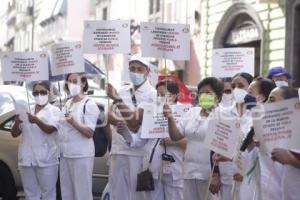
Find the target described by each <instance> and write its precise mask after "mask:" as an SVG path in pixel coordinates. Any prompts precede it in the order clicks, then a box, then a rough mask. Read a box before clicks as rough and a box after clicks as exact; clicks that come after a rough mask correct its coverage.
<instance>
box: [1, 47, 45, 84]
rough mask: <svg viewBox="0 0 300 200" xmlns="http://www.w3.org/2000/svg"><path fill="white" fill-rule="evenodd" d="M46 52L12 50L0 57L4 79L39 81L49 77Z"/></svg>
mask: <svg viewBox="0 0 300 200" xmlns="http://www.w3.org/2000/svg"><path fill="white" fill-rule="evenodd" d="M48 59H49V57H48V54H47V53H46V52H42V51H41V52H25V53H21V52H13V53H6V54H4V55H3V56H2V58H1V64H2V78H3V80H4V81H40V80H48V79H49V70H48Z"/></svg>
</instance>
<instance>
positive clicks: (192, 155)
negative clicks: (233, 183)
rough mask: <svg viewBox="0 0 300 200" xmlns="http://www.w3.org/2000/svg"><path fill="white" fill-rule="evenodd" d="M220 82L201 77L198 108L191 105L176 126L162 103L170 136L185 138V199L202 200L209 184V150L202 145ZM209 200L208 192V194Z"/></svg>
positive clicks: (221, 91)
mask: <svg viewBox="0 0 300 200" xmlns="http://www.w3.org/2000/svg"><path fill="white" fill-rule="evenodd" d="M222 94H223V84H222V83H221V82H220V81H219V80H218V79H216V78H213V77H209V78H205V79H203V80H202V81H201V82H200V83H199V84H198V96H199V97H198V100H199V105H200V107H193V108H191V109H190V110H189V111H188V112H187V113H186V115H185V116H183V118H182V119H181V121H180V122H179V124H178V125H177V124H176V122H175V120H174V117H173V115H172V111H171V109H170V107H169V106H168V105H167V104H166V105H165V106H164V115H165V116H166V117H167V118H168V125H169V134H170V138H171V139H172V140H174V141H179V140H181V139H183V138H186V139H187V149H186V152H185V155H184V172H183V173H184V199H189V200H194V199H195V200H204V199H205V196H206V191H207V189H208V187H209V185H208V179H209V174H210V171H211V169H210V150H209V149H208V148H206V146H205V145H204V139H205V136H206V134H209V130H208V123H209V120H210V117H213V115H214V114H213V113H214V112H215V107H217V105H218V102H219V101H220V100H221V98H222ZM209 199H211V195H210V194H209Z"/></svg>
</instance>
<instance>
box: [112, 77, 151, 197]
mask: <svg viewBox="0 0 300 200" xmlns="http://www.w3.org/2000/svg"><path fill="white" fill-rule="evenodd" d="M131 88H132V86H125V87H124V88H122V89H121V90H120V91H119V95H120V97H121V98H122V100H123V102H124V103H125V104H126V105H127V106H129V107H130V109H132V110H134V109H135V107H134V104H133V102H132V98H131V93H130V90H131ZM132 90H133V89H132ZM134 95H135V98H136V101H137V106H138V107H141V108H142V107H143V106H144V103H146V104H151V103H154V102H155V99H156V90H155V89H154V88H153V87H152V86H151V85H150V83H149V81H148V80H147V81H145V83H144V84H143V85H142V86H140V87H139V88H138V89H137V90H136V91H134ZM119 117H120V119H122V117H121V115H119ZM140 134H141V129H139V130H138V133H137V134H133V137H132V138H133V141H132V143H128V141H126V140H125V139H124V138H123V137H122V136H121V135H120V134H118V133H117V132H116V129H115V127H112V148H111V152H110V162H109V163H110V164H109V166H110V169H109V192H110V197H111V199H112V200H119V199H123V200H141V199H144V193H143V192H136V182H137V174H138V173H140V172H141V171H142V170H143V158H144V155H145V154H147V152H148V151H149V150H148V149H146V146H147V145H146V143H147V142H148V140H144V139H141V137H140Z"/></svg>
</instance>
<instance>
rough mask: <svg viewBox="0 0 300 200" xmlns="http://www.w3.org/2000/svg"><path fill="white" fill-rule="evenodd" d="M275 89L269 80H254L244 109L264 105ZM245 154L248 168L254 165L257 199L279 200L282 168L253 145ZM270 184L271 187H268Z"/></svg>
mask: <svg viewBox="0 0 300 200" xmlns="http://www.w3.org/2000/svg"><path fill="white" fill-rule="evenodd" d="M275 87H276V85H275V83H274V82H273V81H271V80H268V79H265V78H261V77H259V78H256V79H255V80H254V81H253V82H252V83H251V84H250V86H249V88H248V94H247V95H246V97H245V105H246V109H248V110H251V109H252V108H253V107H255V106H256V105H260V104H264V103H265V102H266V101H267V100H268V98H269V95H270V93H271V91H272V90H273V89H274V88H275ZM245 153H246V154H247V155H246V156H248V158H250V160H248V161H249V164H250V166H251V163H254V165H253V167H252V169H253V170H252V171H253V177H252V179H253V180H255V182H256V187H255V189H256V191H257V193H258V195H257V197H258V198H257V199H272V200H276V199H278V200H280V199H281V195H282V194H281V189H280V187H281V173H282V166H281V165H280V164H274V163H273V162H272V160H271V156H270V155H268V154H265V153H263V152H261V151H259V148H258V147H253V145H252V147H251V145H250V147H249V148H248V151H246V152H245ZM255 163H256V165H255ZM249 170H250V169H249ZM249 170H248V171H249ZM271 172H272V174H271ZM243 183H245V182H243ZM271 183H272V187H270V186H269V184H271ZM241 192H243V191H241Z"/></svg>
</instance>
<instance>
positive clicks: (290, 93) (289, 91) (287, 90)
mask: <svg viewBox="0 0 300 200" xmlns="http://www.w3.org/2000/svg"><path fill="white" fill-rule="evenodd" d="M280 90H281V91H282V97H283V98H284V99H291V98H299V94H298V91H297V90H296V89H295V88H293V87H289V86H282V87H280Z"/></svg>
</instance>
